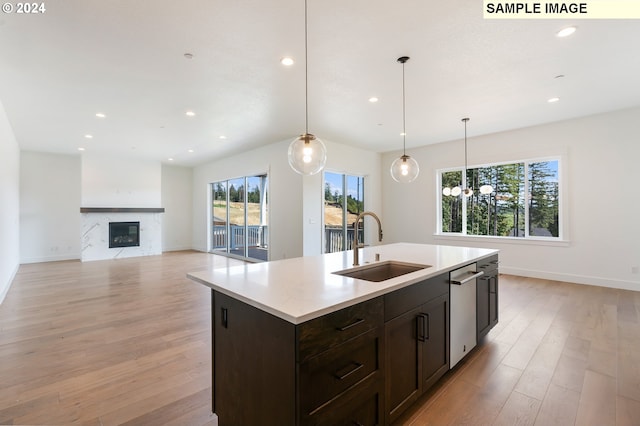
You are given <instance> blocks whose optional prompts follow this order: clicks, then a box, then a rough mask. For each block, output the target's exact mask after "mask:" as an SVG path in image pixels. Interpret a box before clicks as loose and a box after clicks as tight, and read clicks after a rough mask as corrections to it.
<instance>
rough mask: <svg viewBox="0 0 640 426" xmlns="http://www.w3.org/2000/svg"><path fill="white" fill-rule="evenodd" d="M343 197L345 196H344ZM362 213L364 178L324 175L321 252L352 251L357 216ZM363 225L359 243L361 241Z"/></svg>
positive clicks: (336, 174) (329, 173)
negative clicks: (322, 249) (322, 246)
mask: <svg viewBox="0 0 640 426" xmlns="http://www.w3.org/2000/svg"><path fill="white" fill-rule="evenodd" d="M345 194H346V197H345ZM363 211H364V177H362V176H349V175H344V174H338V173H331V172H325V174H324V252H325V253H333V252H336V251H343V250H349V249H351V246H352V243H353V230H354V225H355V221H356V217H357V216H358V214H360V213H362V212H363ZM363 228H364V226H360V227H359V232H358V240H360V241H364V240H363V238H364V229H363Z"/></svg>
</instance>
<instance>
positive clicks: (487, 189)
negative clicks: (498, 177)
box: [480, 185, 493, 195]
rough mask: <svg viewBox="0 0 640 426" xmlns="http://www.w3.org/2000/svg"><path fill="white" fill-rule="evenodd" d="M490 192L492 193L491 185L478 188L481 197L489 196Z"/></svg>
mask: <svg viewBox="0 0 640 426" xmlns="http://www.w3.org/2000/svg"><path fill="white" fill-rule="evenodd" d="M492 192H493V186H491V185H482V186H481V187H480V193H481V194H482V195H487V194H491V193H492Z"/></svg>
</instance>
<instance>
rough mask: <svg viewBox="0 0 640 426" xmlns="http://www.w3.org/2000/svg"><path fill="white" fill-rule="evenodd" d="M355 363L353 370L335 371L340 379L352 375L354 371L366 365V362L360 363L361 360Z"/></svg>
mask: <svg viewBox="0 0 640 426" xmlns="http://www.w3.org/2000/svg"><path fill="white" fill-rule="evenodd" d="M353 364H354V365H355V367H353V368H352V369H351V370H349V371H347V372H346V373H343V374H340V373H339V372H336V373H335V376H336V378H337V379H338V380H344V379H346V378H347V377H349V376H350V375H352V374H353V373H355V372H356V371H358V370H360V369H361V368H362V367H364V364H360V363H359V362H354V363H353Z"/></svg>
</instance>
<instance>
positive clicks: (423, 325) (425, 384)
mask: <svg viewBox="0 0 640 426" xmlns="http://www.w3.org/2000/svg"><path fill="white" fill-rule="evenodd" d="M416 304H418V306H416ZM407 308H408V310H407ZM400 312H402V313H400ZM398 313H400V314H399V315H398ZM385 318H386V319H388V321H387V322H386V323H385V338H386V342H385V344H386V347H387V351H386V376H385V382H386V395H385V396H386V404H387V406H386V410H385V415H386V416H387V417H386V423H387V424H388V423H391V422H393V421H394V420H396V419H397V417H398V416H399V415H400V414H401V413H402V412H403V411H404V410H405V409H406V408H408V407H409V406H410V405H411V404H412V403H413V402H414V401H415V400H416V399H417V398H418V397H419V396H420V395H421V394H422V393H424V392H426V391H427V390H428V389H429V388H430V387H431V386H432V385H433V384H434V383H435V382H436V381H437V380H438V379H439V378H440V377H442V375H444V373H446V372H447V371H448V369H449V283H448V274H444V275H441V276H437V277H434V278H431V279H428V280H425V281H423V282H420V283H417V284H414V285H412V286H410V287H406V288H404V289H401V290H398V291H395V292H393V293H390V294H388V295H385Z"/></svg>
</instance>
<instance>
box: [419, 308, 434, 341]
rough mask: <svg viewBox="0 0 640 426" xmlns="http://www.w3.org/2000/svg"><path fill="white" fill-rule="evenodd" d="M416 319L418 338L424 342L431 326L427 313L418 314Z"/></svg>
mask: <svg viewBox="0 0 640 426" xmlns="http://www.w3.org/2000/svg"><path fill="white" fill-rule="evenodd" d="M416 320H417V321H418V340H419V341H420V342H426V341H427V340H429V334H430V333H429V329H430V328H431V326H430V323H429V314H418V316H417V317H416Z"/></svg>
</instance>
